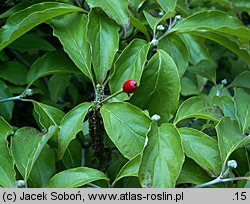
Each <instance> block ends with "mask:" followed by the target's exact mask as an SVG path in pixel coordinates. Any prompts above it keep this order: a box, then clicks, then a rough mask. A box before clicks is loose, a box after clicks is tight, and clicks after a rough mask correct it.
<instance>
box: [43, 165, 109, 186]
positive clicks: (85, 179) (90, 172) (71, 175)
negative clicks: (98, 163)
mask: <svg viewBox="0 0 250 204" xmlns="http://www.w3.org/2000/svg"><path fill="white" fill-rule="evenodd" d="M97 180H105V181H109V179H108V177H107V176H106V175H105V174H104V173H102V172H101V171H98V170H96V169H91V168H87V167H78V168H75V169H68V170H65V171H62V172H60V173H58V174H56V175H55V176H53V177H52V178H51V179H50V181H49V183H48V186H47V188H77V187H81V186H83V185H85V184H88V183H90V182H93V181H97Z"/></svg>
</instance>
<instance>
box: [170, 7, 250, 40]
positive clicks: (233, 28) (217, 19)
mask: <svg viewBox="0 0 250 204" xmlns="http://www.w3.org/2000/svg"><path fill="white" fill-rule="evenodd" d="M196 30H198V31H200V30H208V31H210V30H211V31H216V32H221V33H226V34H228V35H233V36H237V37H238V38H240V39H242V40H244V41H245V40H246V41H249V40H250V30H249V29H248V28H246V27H244V26H243V24H242V23H241V21H240V20H238V19H237V18H235V17H232V16H229V15H228V14H227V13H225V12H222V11H215V10H208V11H202V12H199V13H195V14H193V15H191V16H189V17H187V18H185V19H184V20H182V21H181V22H179V23H178V24H177V25H176V26H175V27H174V28H173V29H172V30H171V31H172V32H179V33H188V32H189V31H196Z"/></svg>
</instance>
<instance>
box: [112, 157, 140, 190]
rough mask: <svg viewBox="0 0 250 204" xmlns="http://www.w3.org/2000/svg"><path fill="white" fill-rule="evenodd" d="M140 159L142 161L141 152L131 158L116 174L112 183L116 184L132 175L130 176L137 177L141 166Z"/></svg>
mask: <svg viewBox="0 0 250 204" xmlns="http://www.w3.org/2000/svg"><path fill="white" fill-rule="evenodd" d="M140 161H141V154H139V155H137V156H136V157H134V158H133V159H131V160H129V161H128V162H127V163H126V164H125V165H124V166H123V167H122V169H121V170H120V171H119V173H118V174H117V175H116V178H115V181H114V182H113V184H112V185H113V186H114V185H115V183H116V182H117V181H119V180H120V179H122V178H125V177H130V176H135V177H137V176H138V171H139V167H140Z"/></svg>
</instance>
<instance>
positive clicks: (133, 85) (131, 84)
mask: <svg viewBox="0 0 250 204" xmlns="http://www.w3.org/2000/svg"><path fill="white" fill-rule="evenodd" d="M137 88H138V84H137V82H136V80H131V79H130V80H127V81H125V82H124V84H123V87H122V89H123V91H124V92H126V93H128V94H129V93H133V92H134V91H136V89H137Z"/></svg>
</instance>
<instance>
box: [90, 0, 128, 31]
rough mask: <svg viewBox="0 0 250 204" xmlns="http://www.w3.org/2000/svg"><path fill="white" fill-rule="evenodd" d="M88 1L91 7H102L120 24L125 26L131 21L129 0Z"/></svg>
mask: <svg viewBox="0 0 250 204" xmlns="http://www.w3.org/2000/svg"><path fill="white" fill-rule="evenodd" d="M87 3H88V5H89V6H90V7H91V8H94V7H100V8H102V9H103V10H104V11H105V12H106V13H107V14H108V15H109V17H111V18H113V19H114V20H115V21H116V22H117V23H118V24H119V25H122V26H125V25H126V24H127V23H128V21H129V16H128V0H98V1H96V0H87Z"/></svg>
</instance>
